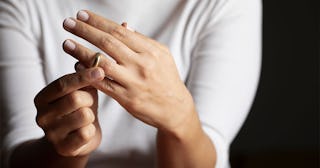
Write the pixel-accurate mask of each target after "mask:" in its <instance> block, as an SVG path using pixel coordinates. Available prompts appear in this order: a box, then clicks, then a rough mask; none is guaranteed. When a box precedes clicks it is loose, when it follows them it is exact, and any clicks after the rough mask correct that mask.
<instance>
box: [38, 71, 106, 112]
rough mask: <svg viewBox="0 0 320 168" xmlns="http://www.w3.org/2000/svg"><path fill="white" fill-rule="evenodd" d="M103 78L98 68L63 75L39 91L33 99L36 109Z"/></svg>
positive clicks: (102, 72)
mask: <svg viewBox="0 0 320 168" xmlns="http://www.w3.org/2000/svg"><path fill="white" fill-rule="evenodd" d="M104 77H105V74H104V71H103V70H102V69H101V68H98V67H97V68H91V69H86V70H84V71H81V72H78V73H73V74H68V75H65V76H63V77H61V78H59V79H57V80H55V81H53V82H52V83H50V84H49V85H48V86H47V87H45V88H44V89H43V90H41V91H40V92H39V93H38V94H37V96H36V97H35V100H34V101H35V104H36V106H37V107H39V106H41V105H46V104H48V103H51V102H53V101H55V100H57V99H58V98H61V97H63V96H65V95H67V94H69V93H71V92H73V91H75V90H78V89H80V88H83V87H86V86H89V85H90V84H91V83H93V82H97V81H101V80H102V79H104Z"/></svg>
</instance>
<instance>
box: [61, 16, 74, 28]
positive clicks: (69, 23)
mask: <svg viewBox="0 0 320 168" xmlns="http://www.w3.org/2000/svg"><path fill="white" fill-rule="evenodd" d="M63 25H64V26H65V27H67V28H69V29H72V28H74V27H75V26H76V22H75V21H74V20H73V19H71V18H67V19H65V20H64V21H63Z"/></svg>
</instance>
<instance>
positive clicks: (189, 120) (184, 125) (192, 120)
mask: <svg viewBox="0 0 320 168" xmlns="http://www.w3.org/2000/svg"><path fill="white" fill-rule="evenodd" d="M202 133H203V130H202V128H201V124H200V120H199V117H198V114H197V112H196V111H195V109H194V108H192V111H191V112H189V114H188V115H186V116H185V117H184V118H183V119H182V120H181V121H180V122H179V123H178V124H177V125H176V126H174V127H170V128H168V129H161V128H159V129H158V136H161V137H167V138H170V139H174V140H176V141H179V142H182V141H184V142H186V141H192V139H193V138H195V137H199V135H201V134H202Z"/></svg>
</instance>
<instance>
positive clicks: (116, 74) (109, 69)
mask: <svg viewBox="0 0 320 168" xmlns="http://www.w3.org/2000/svg"><path fill="white" fill-rule="evenodd" d="M71 45H72V46H73V45H74V46H75V47H73V48H74V49H71V48H70V47H69V46H71ZM63 49H64V50H65V51H66V52H67V53H68V54H70V55H71V56H72V57H74V58H75V59H77V60H79V61H80V62H81V63H82V65H84V66H85V67H91V65H92V62H93V60H94V56H95V55H96V53H95V52H93V51H92V50H90V49H88V48H87V47H84V46H83V45H81V44H79V43H76V42H75V41H72V40H66V41H65V42H64V44H63ZM98 66H99V67H101V68H102V69H103V70H104V72H105V75H106V76H108V77H110V78H112V79H113V80H115V81H117V82H118V83H119V84H121V85H124V86H125V84H127V83H130V76H128V75H127V74H128V73H127V71H126V70H125V68H124V67H123V66H120V65H118V64H117V63H115V62H114V61H112V60H110V59H108V58H106V57H101V58H100V61H99V65H98ZM80 69H83V67H80Z"/></svg>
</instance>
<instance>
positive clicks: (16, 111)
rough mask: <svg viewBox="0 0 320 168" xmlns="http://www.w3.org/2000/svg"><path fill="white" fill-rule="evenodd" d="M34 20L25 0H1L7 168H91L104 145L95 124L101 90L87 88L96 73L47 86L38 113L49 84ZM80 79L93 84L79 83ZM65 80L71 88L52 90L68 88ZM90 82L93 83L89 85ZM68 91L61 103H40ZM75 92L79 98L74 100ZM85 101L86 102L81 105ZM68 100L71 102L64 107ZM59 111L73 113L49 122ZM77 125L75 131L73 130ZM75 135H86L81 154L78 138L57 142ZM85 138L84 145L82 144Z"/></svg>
mask: <svg viewBox="0 0 320 168" xmlns="http://www.w3.org/2000/svg"><path fill="white" fill-rule="evenodd" d="M28 20H29V18H28V13H27V12H26V7H25V6H24V2H23V1H21V2H20V1H19V2H18V1H17V2H13V1H1V2H0V80H1V83H0V89H1V90H0V93H1V97H0V101H1V102H0V113H1V117H0V120H1V164H2V161H3V162H6V163H5V164H6V165H5V166H4V167H9V166H10V167H35V168H36V167H41V168H43V167H49V166H51V167H68V168H69V167H76V168H79V167H85V164H86V162H87V159H88V154H89V153H90V152H91V151H92V150H93V149H95V148H96V147H97V145H98V144H99V141H100V140H99V139H100V130H99V129H100V128H99V125H98V123H97V120H95V121H93V120H94V119H95V118H96V117H93V116H94V114H96V107H95V106H94V105H93V104H91V103H93V102H96V101H97V100H96V99H97V96H96V90H95V89H94V90H92V89H91V90H87V89H84V88H82V87H85V86H87V85H89V84H88V81H89V82H90V79H89V78H86V77H84V76H86V75H88V74H90V71H91V70H89V71H84V72H79V73H76V74H72V75H71V77H70V75H69V76H65V77H62V78H61V79H60V80H58V81H55V82H54V83H53V84H51V85H50V86H48V87H46V88H45V89H44V90H43V91H42V92H41V94H39V95H38V96H37V101H36V104H37V109H35V108H34V102H33V99H34V96H35V95H36V94H37V92H38V91H39V90H40V89H41V88H42V87H44V86H45V85H46V83H45V76H44V73H43V67H42V59H41V56H40V51H39V45H38V41H39V40H38V39H37V37H36V35H34V34H33V31H32V30H31V28H30V27H32V26H30V23H29V22H28ZM79 77H80V78H81V79H87V80H83V81H79V80H76V79H77V78H79ZM68 79H69V80H68ZM72 79H74V80H72ZM63 81H65V82H66V85H63V86H62V87H60V89H62V91H59V90H52V89H50V88H52V86H58V88H59V83H60V84H63ZM70 81H79V83H76V84H74V86H70V85H69V84H71V82H70ZM61 82H62V83H61ZM81 82H82V83H81ZM85 82H87V85H83V83H85ZM80 86H81V87H80ZM66 90H68V92H67V93H64V94H62V95H60V97H59V96H58V97H55V99H60V98H61V99H60V100H59V101H56V100H55V99H54V98H53V99H51V101H49V102H45V101H40V100H49V98H50V96H51V97H54V96H57V95H59V94H61V93H62V92H63V91H66ZM74 94H78V95H79V96H74ZM79 99H80V100H82V99H83V100H86V101H82V102H79ZM93 99H95V100H93ZM77 100H78V101H77ZM63 101H67V103H69V104H67V106H65V105H61V104H63V103H62V102H63ZM88 101H89V102H88ZM59 102H60V105H59ZM70 103H71V104H70ZM94 104H95V103H94ZM95 105H96V104H95ZM65 107H67V108H65ZM74 107H76V109H77V110H75V111H74V112H73V110H72V109H71V111H70V108H74ZM90 107H92V108H91V109H90ZM81 109H87V114H88V112H90V113H92V115H83V114H84V112H83V111H82V110H81ZM59 112H60V114H61V112H62V113H68V115H65V116H64V117H63V119H61V120H59V119H54V120H51V121H50V122H43V120H44V119H45V120H47V119H50V118H51V119H52V118H56V116H55V115H51V116H49V115H47V114H54V113H59ZM70 112H73V113H70ZM37 113H38V119H37V121H38V123H40V124H39V125H40V126H41V127H42V128H43V130H44V132H45V136H44V137H43V132H42V131H41V129H40V128H38V126H37V125H36V122H35V118H36V114H37ZM69 113H70V114H69ZM39 116H41V117H39ZM81 116H82V117H81ZM40 118H41V119H40ZM75 119H76V120H75ZM92 124H93V125H94V126H93V125H92ZM71 126H74V128H73V129H70V127H71ZM79 127H81V129H80V128H79ZM88 127H89V128H91V130H92V128H93V127H94V128H93V129H94V131H91V135H87V133H85V132H88V130H87V129H88ZM50 128H51V129H50ZM52 128H54V129H52ZM73 131H75V133H72V135H73V136H74V137H76V136H75V135H80V141H79V138H78V141H77V144H78V145H79V146H81V149H80V150H77V146H75V145H73V146H72V144H74V143H73V142H72V141H73V140H74V139H77V138H69V139H68V143H57V142H63V141H67V140H64V139H65V138H66V137H70V136H67V135H71V134H69V133H70V132H73ZM92 133H93V134H92ZM48 135H50V136H48ZM59 135H64V137H60V138H61V139H55V138H57V137H58V136H59ZM41 137H42V138H41ZM81 138H83V139H84V141H81ZM72 139H73V140H72ZM88 139H90V140H88ZM92 139H94V140H95V142H94V143H91V145H86V146H83V143H82V142H85V143H84V144H87V142H88V141H90V142H91V140H92ZM68 144H69V145H68ZM63 145H68V147H66V148H63V149H64V150H61V146H63ZM71 148H72V149H71ZM59 149H60V150H59ZM4 157H5V158H4ZM1 167H2V165H1Z"/></svg>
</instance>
